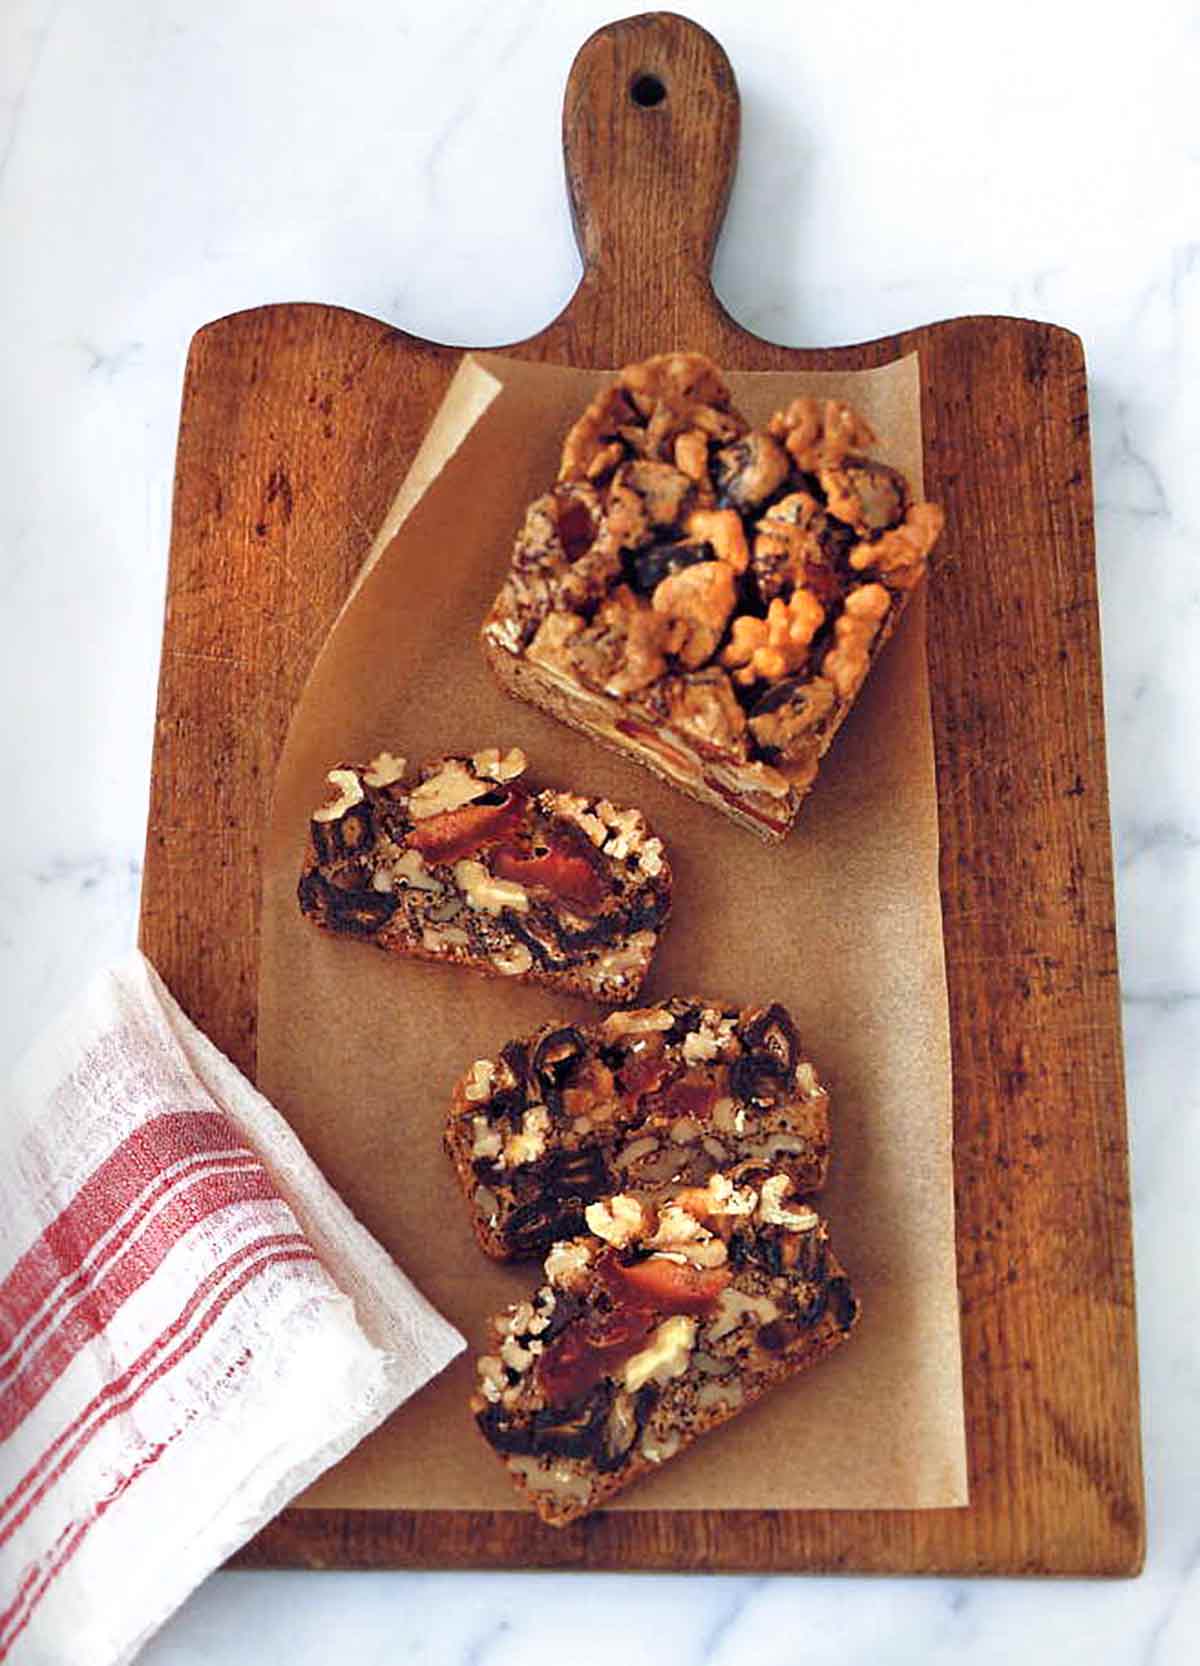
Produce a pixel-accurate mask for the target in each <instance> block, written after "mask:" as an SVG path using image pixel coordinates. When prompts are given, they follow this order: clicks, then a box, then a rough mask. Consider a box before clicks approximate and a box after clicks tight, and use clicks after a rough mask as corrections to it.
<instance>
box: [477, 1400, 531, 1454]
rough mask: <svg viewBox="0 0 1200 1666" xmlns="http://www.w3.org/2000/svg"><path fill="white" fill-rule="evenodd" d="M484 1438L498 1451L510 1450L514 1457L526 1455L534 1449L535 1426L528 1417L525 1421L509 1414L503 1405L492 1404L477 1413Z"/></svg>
mask: <svg viewBox="0 0 1200 1666" xmlns="http://www.w3.org/2000/svg"><path fill="white" fill-rule="evenodd" d="M475 1422H476V1423H477V1424H478V1426H479V1429H480V1432H481V1433H482V1435H483V1438H484V1440H486V1441H487V1442H488V1444H489V1445H491V1446H494V1447H495V1449H496V1451H497V1452H510V1453H512V1454H513V1456H514V1457H516V1456H522V1457H524V1456H525V1455H526V1454H527V1453H530V1452H532V1451H533V1426H532V1424H530V1423H529V1421H528V1420H527V1419H526V1420H524V1421H522V1420H520V1419H518V1418H514V1417H511V1416H509V1414H508V1413H507V1412H506V1411H505V1409H504V1407H503V1406H501V1405H491V1406H487V1407H485V1409H484V1410H483V1411H481V1412H479V1413H478V1414H477V1415H476V1418H475Z"/></svg>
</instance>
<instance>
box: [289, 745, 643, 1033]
mask: <svg viewBox="0 0 1200 1666" xmlns="http://www.w3.org/2000/svg"><path fill="white" fill-rule="evenodd" d="M525 767H526V760H525V754H524V753H523V752H521V751H519V750H518V749H516V748H514V749H513V750H512V751H510V752H508V753H506V754H504V755H503V756H501V754H500V752H499V751H498V750H497V749H496V748H495V747H492V748H490V749H487V750H484V751H482V752H476V753H475V754H474V756H472V757H443V758H434V759H431V760H430V761H429V762H428V763H426V764H423V765H422V766H421V768H420V770H419V771H416V772H414V773H413V774H411V775H410V774H408V773H407V772H406V769H405V763H404V759H403V758H395V757H393V756H392V755H391V754H390V753H387V752H384V753H381V754H380V755H379V757H377V758H374V759H372V761H371V762H370V763H369V764H367V765H365V766H351V765H343V766H341V767H340V768H338V769H333V770H330V772H329V780H330V782H331V784H332V785H333V786H334V787H335V788H336V789H337V796H336V797H335V798H334V799H333V800H332V801H331V802H330V803H328V804H324V805H322V806H320V808H318V809H317V810H315V811H314V812H313V817H312V822H311V837H310V840H309V848H308V852H307V855H306V857H305V862H304V870H303V873H302V875H301V878H300V885H299V892H298V895H299V901H300V907H301V909H302V911H303V912H304V913H305V914H306V915H307V916H308V918H309V919H310V920H312V921H314V923H315V924H317V925H319V926H322V927H323V928H324V929H325V930H326V931H334V932H342V933H345V934H347V935H349V936H352V937H357V938H359V939H361V940H362V941H363V942H367V943H374V944H375V945H377V947H379V948H381V949H387V950H389V951H391V952H392V953H394V954H403V955H413V956H416V957H417V958H419V959H423V960H443V961H450V962H452V963H454V964H456V965H460V966H469V967H471V968H473V969H474V970H476V971H480V972H490V973H495V974H497V975H500V976H503V977H510V978H516V979H518V980H521V981H525V982H531V983H544V984H549V985H550V986H551V987H552V988H555V989H565V990H569V991H571V992H572V993H574V994H579V995H587V996H590V997H591V998H592V999H593V1000H597V1001H605V1002H613V1003H616V1002H618V1001H628V1000H631V999H632V998H633V997H634V996H635V995H636V994H637V992H638V990H639V989H640V987H641V985H642V981H643V979H644V978H645V976H646V973H647V971H648V970H649V967H650V961H651V958H652V956H653V954H654V949H655V946H656V944H657V942H658V937H659V933H660V932H661V930H662V927H663V924H664V922H665V920H666V918H667V914H668V912H669V910H670V906H671V870H670V866H669V865H668V862H667V859H666V856H665V854H664V852H663V847H662V841H661V840H659V839H657V838H655V837H654V835H653V834H652V832H651V830H650V828H649V827H648V826H647V825H646V822H645V820H644V818H643V817H642V815H641V813H640V812H639V811H637V810H627V809H618V808H617V807H616V806H615V805H613V804H610V803H609V802H608V800H607V799H599V800H597V799H593V798H588V797H584V796H580V795H579V794H576V793H571V792H563V791H559V790H558V789H556V788H553V787H542V788H540V789H539V788H537V787H535V786H533V785H531V784H530V783H529V782H527V781H526V780H525V779H524V775H525Z"/></svg>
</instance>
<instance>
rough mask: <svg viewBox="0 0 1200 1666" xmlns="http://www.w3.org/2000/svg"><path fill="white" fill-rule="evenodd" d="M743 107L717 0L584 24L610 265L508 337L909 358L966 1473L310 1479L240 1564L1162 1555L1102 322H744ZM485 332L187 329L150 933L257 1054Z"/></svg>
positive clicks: (183, 982)
mask: <svg viewBox="0 0 1200 1666" xmlns="http://www.w3.org/2000/svg"><path fill="white" fill-rule="evenodd" d="M738 125H739V101H738V92H737V86H736V83H735V81H734V76H733V72H732V70H731V68H730V65H729V62H728V59H727V58H726V56H725V54H724V52H723V51H722V50H721V48H720V46H719V45H718V44H717V43H716V42H715V41H714V40H713V39H712V38H711V37H710V36H709V35H707V34H705V33H704V31H703V30H701V29H699V28H698V27H696V26H695V25H694V24H691V23H689V22H686V21H685V20H683V19H682V18H678V17H675V16H672V15H669V14H666V13H655V14H652V15H647V16H643V17H637V18H630V19H627V20H625V21H623V22H620V23H615V24H612V25H611V26H609V27H607V28H605V29H602V30H600V31H599V33H597V34H596V35H593V36H592V38H591V39H590V40H589V41H588V42H587V43H586V44H585V45H584V47H583V48H582V50H581V51H580V53H579V55H578V57H577V58H576V60H575V63H574V65H573V67H572V69H571V72H570V76H569V79H568V82H567V90H566V100H565V108H564V119H563V148H564V153H565V158H566V169H567V182H568V188H569V192H570V199H571V207H572V210H573V213H574V217H575V224H576V229H577V233H578V238H579V245H580V249H581V251H582V253H583V258H584V268H585V269H584V275H583V279H582V281H581V283H580V285H579V288H578V290H577V291H576V293H575V295H574V297H573V298H572V300H571V302H570V303H569V305H568V306H567V308H566V310H565V311H564V312H563V313H562V315H561V316H560V317H559V318H558V319H556V320H555V321H554V322H553V323H552V324H550V325H549V326H548V327H547V328H546V329H545V330H543V331H542V332H541V333H540V334H539V335H537V336H534V337H532V338H531V339H530V340H529V341H526V342H522V343H521V344H519V345H518V346H516V347H512V348H507V349H505V351H507V352H511V353H516V354H520V355H524V356H527V357H529V358H532V359H543V360H549V361H554V362H558V363H569V364H576V365H582V366H596V367H604V368H608V367H611V366H613V365H618V364H622V363H624V362H626V361H628V360H631V359H635V358H638V357H641V356H644V355H647V354H650V353H653V352H658V351H662V350H664V349H665V348H668V347H694V348H699V349H703V350H704V351H706V352H708V353H710V354H711V355H712V356H713V357H714V358H715V359H716V360H717V361H718V362H719V363H721V364H724V365H726V366H728V367H730V368H739V369H747V370H781V369H787V368H797V369H804V370H808V369H814V370H821V369H860V368H866V367H869V366H873V365H878V364H881V363H884V362H886V361H888V360H890V359H893V358H895V357H897V356H898V355H900V354H903V353H910V352H912V351H913V350H914V349H915V350H918V351H919V353H920V356H921V374H922V384H923V394H922V400H923V403H922V416H923V424H924V435H925V481H926V490H927V493H928V495H929V496H930V497H931V498H933V499H935V500H937V501H938V502H940V503H942V504H943V505H945V508H946V511H947V516H948V524H947V529H946V533H945V536H944V540H943V547H944V549H945V550H946V551H947V552H952V558H953V560H954V563H955V572H954V575H953V582H948V583H946V584H945V585H939V584H937V583H934V584H933V585H932V587H931V590H930V596H929V608H930V627H929V660H930V671H931V679H932V686H933V696H932V698H933V722H934V733H935V743H936V749H937V774H938V801H939V810H940V817H941V885H942V907H943V911H944V926H945V948H946V962H947V973H948V978H949V987H950V1013H951V1025H952V1034H953V1065H954V1084H955V1139H956V1148H955V1195H956V1208H957V1232H958V1255H959V1282H960V1290H961V1298H962V1314H963V1348H964V1368H965V1395H966V1415H967V1431H968V1448H969V1464H970V1485H971V1504H970V1506H969V1507H968V1508H966V1509H962V1510H945V1511H922V1512H908V1511H880V1512H826V1511H793V1512H783V1511H745V1512H736V1513H729V1512H719V1511H703V1512H669V1511H640V1512H639V1511H633V1512H629V1513H621V1514H612V1515H607V1516H604V1515H602V1516H598V1517H596V1518H594V1519H592V1520H591V1521H588V1522H584V1523H582V1524H580V1525H578V1526H577V1527H575V1528H574V1529H571V1530H568V1531H566V1532H560V1533H555V1532H553V1531H551V1530H550V1529H548V1528H545V1527H543V1526H541V1525H540V1524H539V1523H538V1522H537V1521H536V1520H535V1519H534V1518H533V1517H532V1516H530V1515H528V1514H526V1513H525V1512H523V1511H515V1510H514V1511H511V1512H510V1511H505V1512H497V1513H493V1514H484V1515H480V1514H474V1513H472V1512H438V1511H427V1512H420V1513H412V1514H406V1513H398V1512H389V1511H378V1512H375V1511H314V1510H291V1511H287V1512H285V1513H284V1515H282V1516H281V1517H280V1518H279V1519H278V1520H277V1521H276V1522H275V1523H273V1524H272V1525H271V1526H270V1527H268V1528H267V1529H265V1530H264V1531H263V1532H262V1533H261V1534H260V1535H259V1536H258V1538H257V1539H256V1540H255V1541H254V1542H253V1543H252V1544H251V1545H250V1546H249V1547H248V1548H247V1549H246V1550H245V1551H243V1552H242V1553H241V1555H240V1556H239V1557H238V1558H237V1560H238V1562H239V1564H240V1565H243V1566H251V1565H253V1566H267V1565H271V1566H273V1565H282V1564H288V1565H297V1564H299V1565H306V1566H313V1567H351V1566H353V1567H400V1566H406V1567H428V1566H455V1567H469V1566H470V1567H535V1566H536V1567H551V1566H553V1567H588V1568H659V1569H668V1568H674V1569H754V1570H780V1571H782V1570H796V1569H811V1570H831V1569H833V1570H841V1571H847V1572H872V1573H875V1572H878V1573H883V1572H888V1573H892V1572H925V1573H934V1572H943V1573H959V1574H965V1573H1057V1574H1068V1573H1071V1574H1133V1573H1136V1572H1137V1571H1138V1570H1139V1568H1140V1567H1141V1564H1142V1558H1143V1553H1144V1531H1145V1529H1144V1502H1143V1489H1142V1475H1141V1449H1140V1436H1139V1428H1138V1385H1137V1353H1136V1333H1135V1320H1134V1286H1133V1268H1132V1250H1131V1235H1130V1198H1129V1176H1128V1159H1127V1150H1126V1133H1125V1107H1124V1097H1123V1086H1122V1059H1121V1031H1120V1021H1119V1008H1118V981H1117V960H1116V938H1115V931H1114V923H1113V894H1112V866H1111V854H1110V839H1109V822H1108V796H1107V786H1106V776H1105V758H1104V712H1103V705H1102V692H1101V677H1100V647H1099V637H1098V622H1097V612H1096V582H1095V568H1094V554H1093V540H1092V499H1091V472H1090V470H1091V465H1090V457H1089V447H1088V410H1087V387H1086V380H1085V372H1084V361H1083V349H1082V346H1081V344H1080V342H1079V340H1078V338H1077V337H1076V336H1074V335H1072V334H1070V333H1069V332H1068V331H1066V330H1062V329H1058V328H1055V327H1053V326H1051V325H1047V324H1037V323H1032V322H1029V321H1027V320H1024V319H1012V318H961V319H954V320H951V321H948V322H945V323H939V324H932V325H928V326H925V327H923V328H920V329H914V330H910V331H906V332H904V333H903V334H901V335H897V336H892V337H889V338H887V339H885V340H881V341H873V342H869V343H867V344H865V345H863V346H857V347H844V348H837V349H830V350H805V351H798V350H795V349H791V348H784V347H777V346H774V345H772V344H771V343H769V342H765V341H761V340H759V339H758V338H757V337H756V336H752V335H750V334H748V333H747V332H746V331H745V330H743V329H741V328H740V327H739V326H738V325H737V324H735V323H734V322H733V320H732V319H731V318H729V317H728V316H727V315H726V314H725V312H724V311H723V310H722V308H721V305H720V303H719V302H718V301H717V299H716V297H715V295H714V294H713V290H712V286H711V282H710V276H709V273H710V266H711V259H712V252H713V246H714V243H715V240H716V236H717V232H718V230H719V228H720V224H721V219H722V215H723V212H724V206H725V202H726V198H727V195H728V191H729V187H730V183H731V180H732V175H733V169H734V162H735V157H736V152H737V142H738ZM458 360H459V353H458V351H457V350H455V349H451V348H447V347H441V346H436V345H434V344H433V343H430V342H427V341H423V340H421V339H419V338H417V337H414V336H410V335H406V334H405V333H404V332H403V331H402V330H398V329H395V328H393V327H392V326H390V325H388V324H384V323H380V322H379V321H378V320H376V319H373V318H365V317H363V316H361V315H360V314H357V313H353V312H346V311H344V310H342V309H340V308H337V307H327V306H319V305H291V306H268V307H260V308H256V309H254V310H252V311H249V312H242V313H237V314H235V315H233V316H232V317H229V318H223V319H220V320H218V321H217V322H216V323H214V324H210V325H208V326H207V327H206V328H204V329H203V330H201V331H200V332H199V334H198V335H197V336H196V337H195V340H194V341H193V343H192V347H191V352H190V355H189V359H188V365H187V374H186V380H185V384H184V394H183V411H182V417H181V423H180V436H179V451H178V462H177V473H176V481H175V503H174V524H173V529H172V539H171V558H170V572H169V579H168V593H167V607H166V623H165V634H164V641H163V658H162V672H161V682H160V689H159V705H158V723H157V731H156V738H155V751H154V775H153V784H152V792H151V808H150V822H149V829H148V835H147V845H146V866H145V877H144V885H143V896H142V916H141V943H142V947H143V949H144V950H145V951H146V953H147V954H148V955H149V956H150V957H151V959H152V960H153V961H154V962H155V964H156V965H157V966H158V968H159V970H160V971H161V973H162V974H163V976H164V977H165V979H166V981H167V983H168V984H169V985H170V987H171V989H172V990H173V991H174V993H175V994H176V995H177V997H178V998H179V1000H180V1001H181V1002H182V1004H183V1006H184V1007H185V1008H186V1009H187V1011H188V1012H189V1013H190V1014H191V1016H192V1017H193V1018H194V1019H195V1020H196V1022H197V1023H199V1024H200V1025H201V1026H202V1027H203V1028H204V1029H205V1030H206V1031H207V1032H208V1034H209V1035H210V1036H211V1037H212V1038H213V1040H214V1041H215V1042H216V1043H217V1045H218V1046H220V1047H221V1048H223V1049H224V1050H225V1051H226V1052H227V1053H228V1054H229V1055H230V1056H231V1057H233V1058H234V1059H235V1060H236V1061H237V1062H238V1064H240V1065H241V1066H242V1068H243V1069H244V1070H246V1071H247V1072H248V1073H249V1074H250V1075H251V1076H253V1074H254V1067H255V988H256V977H257V949H258V925H259V917H258V916H259V844H260V837H261V833H262V830H263V828H264V827H265V824H266V818H267V806H268V799H269V795H270V791H271V782H272V778H273V775H274V771H275V765H276V761H277V758H278V756H279V752H280V748H281V746H282V744H283V739H284V734H285V732H286V728H287V723H288V719H289V717H290V714H291V711H292V708H293V705H294V703H295V701H296V699H297V696H298V694H299V692H300V689H301V686H302V684H303V682H304V679H305V676H306V673H307V672H308V669H309V667H310V665H311V663H312V661H313V659H314V657H315V655H316V653H317V650H318V648H319V647H320V645H321V643H322V641H323V639H324V637H325V634H326V632H327V630H328V629H329V626H330V625H331V623H332V621H333V618H334V616H335V614H336V613H337V611H338V609H339V607H340V605H341V603H342V601H343V599H344V597H345V595H346V593H347V590H348V589H349V586H350V584H351V582H352V580H353V578H354V576H355V574H356V572H357V571H358V569H359V566H360V564H361V562H362V560H363V557H364V556H365V554H366V552H367V549H368V546H369V544H370V541H371V538H372V536H373V534H374V532H375V529H376V527H377V526H378V524H379V522H380V520H381V519H382V516H383V514H384V512H385V510H386V509H387V507H388V505H389V503H390V501H391V498H392V496H393V494H394V492H395V490H396V487H397V485H398V483H399V481H400V480H401V479H402V477H403V475H404V473H405V471H406V469H407V468H408V465H409V462H410V460H411V458H412V456H413V454H414V452H415V450H416V447H417V444H418V442H419V440H420V438H421V435H422V432H423V430H424V428H425V426H426V423H427V421H428V419H429V417H430V415H431V413H432V412H433V410H434V409H435V407H436V405H437V403H438V401H439V400H440V398H441V396H442V394H443V392H444V390H445V387H446V384H447V382H448V380H449V377H450V375H451V373H452V372H453V370H454V368H455V366H456V364H457V363H458ZM846 1438H847V1439H848V1440H853V1438H854V1431H853V1429H847V1431H846Z"/></svg>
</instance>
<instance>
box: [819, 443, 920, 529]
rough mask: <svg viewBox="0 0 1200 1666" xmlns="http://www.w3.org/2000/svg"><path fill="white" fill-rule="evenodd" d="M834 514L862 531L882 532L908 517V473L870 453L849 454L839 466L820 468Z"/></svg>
mask: <svg viewBox="0 0 1200 1666" xmlns="http://www.w3.org/2000/svg"><path fill="white" fill-rule="evenodd" d="M817 479H818V480H819V481H820V483H821V490H822V491H823V492H824V493H825V501H826V504H827V506H828V509H829V513H830V514H831V515H836V516H837V518H838V520H839V521H845V523H846V525H847V526H852V527H853V528H854V530H855V531H856V532H858V533H864V534H865V533H868V532H882V531H883V530H884V529H885V528H887V527H890V526H895V525H896V523H897V522H898V521H900V520H903V518H904V511H905V509H906V508H907V507H908V488H907V487H906V486H905V483H904V476H903V475H902V474H901V473H900V472H899V471H898V470H897V469H893V468H889V467H888V465H887V464H886V463H876V462H873V461H872V460H871V459H870V458H869V457H847V458H846V460H845V462H843V463H841V464H839V465H838V467H836V468H823V469H819V470H818V472H817Z"/></svg>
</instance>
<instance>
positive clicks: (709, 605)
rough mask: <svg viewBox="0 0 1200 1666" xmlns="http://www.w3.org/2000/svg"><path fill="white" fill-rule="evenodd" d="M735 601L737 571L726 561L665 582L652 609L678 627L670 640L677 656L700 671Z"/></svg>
mask: <svg viewBox="0 0 1200 1666" xmlns="http://www.w3.org/2000/svg"><path fill="white" fill-rule="evenodd" d="M734 519H735V520H736V519H737V517H736V516H734ZM735 600H736V588H735V581H734V576H733V568H732V567H730V566H729V565H728V564H727V563H726V562H724V561H698V562H696V563H695V565H694V566H691V567H681V568H680V569H679V571H678V572H676V573H671V574H670V575H669V576H668V577H667V578H665V579H663V581H662V583H661V584H659V585H657V586H656V587H655V591H654V598H653V601H652V603H651V605H652V607H653V608H654V611H655V613H661V614H663V615H664V616H665V617H666V618H667V619H669V620H670V621H671V623H672V626H673V627H675V628H674V629H673V630H672V633H671V637H670V639H669V641H670V647H671V648H672V650H673V651H674V653H675V654H676V655H677V656H678V658H679V659H681V660H682V661H683V663H684V665H686V666H687V667H688V668H689V669H690V670H696V669H697V668H698V667H699V666H701V665H703V664H704V662H705V660H706V659H710V658H711V657H712V655H713V653H715V651H716V647H717V644H718V643H719V642H720V640H721V638H722V636H723V635H724V634H725V626H726V624H727V623H728V620H729V615H730V614H731V613H732V612H733V604H734V601H735Z"/></svg>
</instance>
